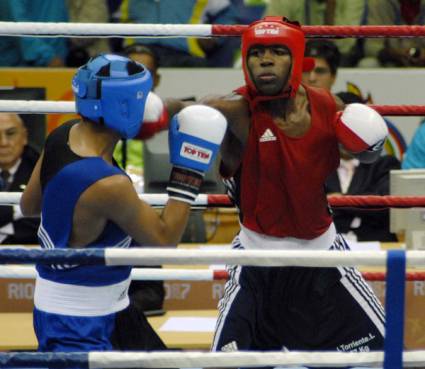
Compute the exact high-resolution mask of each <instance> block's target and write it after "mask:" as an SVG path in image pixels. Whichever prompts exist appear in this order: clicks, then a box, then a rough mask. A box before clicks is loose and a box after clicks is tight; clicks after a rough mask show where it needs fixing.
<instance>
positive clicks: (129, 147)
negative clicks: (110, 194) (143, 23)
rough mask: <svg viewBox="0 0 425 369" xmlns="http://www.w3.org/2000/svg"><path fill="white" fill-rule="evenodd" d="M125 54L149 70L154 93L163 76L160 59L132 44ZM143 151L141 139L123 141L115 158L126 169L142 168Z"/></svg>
mask: <svg viewBox="0 0 425 369" xmlns="http://www.w3.org/2000/svg"><path fill="white" fill-rule="evenodd" d="M123 54H124V55H126V56H127V57H129V58H130V59H132V60H134V61H137V62H139V63H141V64H143V65H144V66H145V67H146V68H147V69H148V70H149V72H150V73H151V76H152V81H153V86H152V91H154V90H155V88H156V87H158V85H159V82H160V80H161V75H160V74H159V73H158V57H157V56H156V55H155V53H154V52H153V51H152V50H151V49H150V48H149V47H148V46H144V45H140V44H132V45H130V46H128V47H126V48H125V49H124V51H123ZM145 128H146V127H145ZM147 138H149V137H147ZM142 151H143V146H142V141H141V140H140V139H135V140H128V141H125V142H123V141H121V142H119V143H118V145H117V147H116V149H115V152H114V157H115V159H116V160H117V161H118V162H120V163H122V165H123V166H124V167H127V166H131V167H136V168H142V167H143V158H142Z"/></svg>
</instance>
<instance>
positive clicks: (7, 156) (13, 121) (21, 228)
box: [0, 113, 39, 244]
mask: <svg viewBox="0 0 425 369" xmlns="http://www.w3.org/2000/svg"><path fill="white" fill-rule="evenodd" d="M38 157H39V153H38V152H37V151H36V150H35V149H33V148H32V147H30V146H29V145H28V134H27V130H26V128H25V125H24V123H23V122H22V119H21V118H20V117H19V116H18V115H17V114H11V113H0V191H3V192H22V191H23V189H24V188H25V185H26V183H27V182H28V180H29V177H30V175H31V173H32V170H33V168H34V166H35V163H36V162H37V159H38ZM38 225H39V219H37V218H24V217H23V216H22V214H21V212H20V209H19V206H0V243H1V244H38V239H37V229H38Z"/></svg>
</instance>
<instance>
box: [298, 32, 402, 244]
mask: <svg viewBox="0 0 425 369" xmlns="http://www.w3.org/2000/svg"><path fill="white" fill-rule="evenodd" d="M305 56H309V57H312V58H314V60H315V67H314V69H313V70H311V71H310V72H307V73H304V74H303V82H304V83H305V84H307V85H311V86H314V87H319V88H324V89H326V90H329V91H330V90H331V88H332V86H333V84H334V82H335V80H336V76H337V71H338V66H339V61H340V53H339V51H338V48H337V47H336V46H335V44H333V43H332V42H331V41H328V40H313V41H309V42H307V44H306V49H305ZM336 95H337V96H338V97H339V98H340V99H341V100H342V101H343V102H344V103H345V104H351V103H365V101H363V100H362V98H361V97H360V96H357V95H355V94H353V93H349V92H341V93H338V94H336ZM340 157H341V161H340V165H339V168H338V169H337V171H336V172H334V173H332V175H331V176H330V177H329V178H328V180H327V182H326V188H325V190H326V193H328V194H329V195H333V194H335V195H388V193H389V183H390V178H389V176H390V170H392V169H400V162H399V160H398V159H397V158H396V157H394V156H390V155H383V156H381V157H380V158H379V159H378V160H376V161H375V162H373V163H372V164H366V163H360V161H359V160H357V159H356V158H354V157H353V156H352V155H351V154H350V153H348V152H347V151H346V150H344V148H342V147H341V148H340ZM333 219H334V223H335V226H336V229H337V231H338V232H339V233H342V234H344V235H345V237H346V239H349V240H350V239H351V240H354V241H381V242H395V241H397V237H396V235H395V234H393V233H390V231H389V211H388V209H384V210H377V211H371V210H359V209H356V208H337V209H334V211H333Z"/></svg>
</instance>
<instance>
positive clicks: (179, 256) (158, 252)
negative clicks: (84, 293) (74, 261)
mask: <svg viewBox="0 0 425 369" xmlns="http://www.w3.org/2000/svg"><path fill="white" fill-rule="evenodd" d="M73 251H74V250H73ZM387 255H388V253H387V251H336V250H335V251H334V250H333V251H329V250H237V249H236V250H184V249H163V248H161V249H158V248H130V249H120V248H106V249H105V265H110V266H112V265H164V264H170V265H189V264H190V265H191V264H206V265H211V264H230V265H251V266H299V267H320V268H331V267H336V266H357V265H362V266H386V263H387ZM406 265H408V266H410V267H419V266H425V251H406Z"/></svg>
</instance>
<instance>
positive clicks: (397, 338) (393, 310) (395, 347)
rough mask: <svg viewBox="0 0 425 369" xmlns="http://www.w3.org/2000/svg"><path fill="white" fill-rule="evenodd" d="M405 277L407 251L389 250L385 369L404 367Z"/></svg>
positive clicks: (386, 291)
mask: <svg viewBox="0 0 425 369" xmlns="http://www.w3.org/2000/svg"><path fill="white" fill-rule="evenodd" d="M405 278H406V253H405V251H404V250H390V251H388V257H387V281H386V288H385V311H386V327H385V341H384V369H402V368H403V346H404V303H405V297H404V296H405V295H404V292H405V286H406V283H405Z"/></svg>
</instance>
